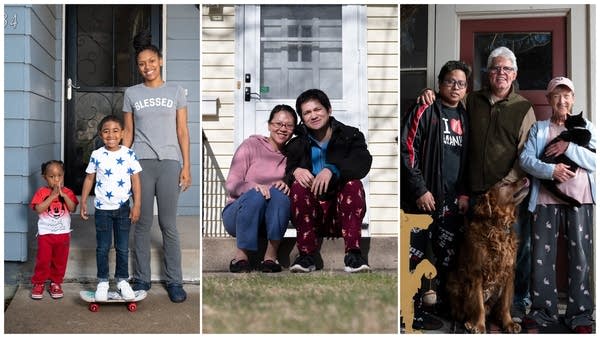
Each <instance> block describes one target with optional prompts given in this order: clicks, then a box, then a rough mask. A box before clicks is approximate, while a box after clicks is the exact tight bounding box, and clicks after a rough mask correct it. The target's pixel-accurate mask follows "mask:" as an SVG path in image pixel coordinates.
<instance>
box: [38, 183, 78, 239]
mask: <svg viewBox="0 0 600 338" xmlns="http://www.w3.org/2000/svg"><path fill="white" fill-rule="evenodd" d="M62 192H63V193H65V194H66V195H67V196H68V197H69V199H70V200H71V201H73V202H75V206H77V204H78V203H79V202H78V201H77V197H75V193H73V191H72V190H71V189H69V188H66V187H62ZM51 194H52V188H49V187H41V188H39V189H38V190H37V191H36V192H35V194H34V195H33V198H32V199H31V203H30V204H29V206H30V207H31V209H34V210H35V206H36V205H38V204H40V203H42V202H44V201H45V200H46V198H48V196H50V195H51ZM69 232H71V214H70V213H69V208H68V207H67V204H66V202H65V201H64V198H63V197H61V196H59V197H57V198H55V199H54V200H53V201H52V203H50V205H49V206H48V209H46V210H45V211H44V212H41V213H39V214H38V235H48V234H54V235H58V234H68V233H69Z"/></svg>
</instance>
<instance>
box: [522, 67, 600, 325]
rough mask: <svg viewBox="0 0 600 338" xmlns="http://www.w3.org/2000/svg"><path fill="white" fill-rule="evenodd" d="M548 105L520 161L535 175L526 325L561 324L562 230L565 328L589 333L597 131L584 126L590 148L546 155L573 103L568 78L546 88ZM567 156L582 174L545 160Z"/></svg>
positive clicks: (570, 147) (566, 145)
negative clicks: (555, 186) (547, 183)
mask: <svg viewBox="0 0 600 338" xmlns="http://www.w3.org/2000/svg"><path fill="white" fill-rule="evenodd" d="M546 95H547V99H548V102H549V103H550V106H551V107H552V117H551V118H550V119H549V120H545V121H538V122H536V123H535V124H534V125H533V126H532V127H531V129H530V131H529V137H528V139H527V142H526V143H525V147H524V149H523V152H522V153H521V155H520V163H521V167H522V168H523V170H524V171H526V172H527V173H529V174H531V175H532V176H533V177H532V185H531V197H530V200H529V210H530V211H531V212H532V213H533V215H532V216H533V223H532V243H531V244H532V269H531V273H532V275H531V276H532V284H531V300H532V305H531V310H530V312H529V314H528V315H527V317H526V323H527V321H529V323H530V324H534V323H535V324H537V325H542V326H547V325H549V324H552V323H557V322H558V307H557V304H558V292H557V287H556V269H555V264H556V256H557V240H558V232H559V227H562V228H563V232H564V234H565V235H566V236H567V237H568V241H569V245H568V249H567V250H569V253H568V259H569V261H568V266H567V270H568V271H567V273H568V280H569V285H568V299H569V301H568V303H567V311H566V314H565V323H566V325H567V326H568V327H570V328H571V329H572V330H573V331H574V332H578V333H591V332H592V324H593V311H594V299H593V296H592V290H590V279H589V276H590V270H592V268H591V266H590V262H591V257H592V254H593V252H592V237H593V236H592V226H593V213H594V209H593V205H594V201H595V183H594V171H595V170H596V162H595V157H596V154H595V153H594V152H593V151H591V150H589V149H595V148H596V132H595V131H594V126H593V125H592V123H591V122H590V121H588V120H585V128H586V129H587V130H589V131H590V133H591V140H590V142H589V145H588V146H587V147H584V146H579V145H577V144H575V143H573V142H565V141H558V142H556V143H554V144H552V145H550V146H549V147H548V148H547V149H546V145H547V144H548V143H550V141H552V140H553V139H554V138H555V137H556V136H558V135H559V134H560V133H561V132H562V131H564V130H566V127H565V121H566V119H567V118H569V116H570V114H571V112H572V110H573V104H574V103H575V89H574V86H573V82H571V80H569V79H568V78H566V77H555V78H553V79H552V80H551V81H550V83H549V84H548V88H547V92H546ZM561 154H564V155H566V156H567V157H568V158H569V159H571V160H572V161H574V162H575V163H576V164H577V165H578V166H579V167H580V168H578V169H577V170H575V171H571V170H569V166H568V165H566V164H563V163H557V164H553V163H545V162H543V161H542V160H541V158H543V157H544V156H558V155H561ZM540 180H555V181H557V182H559V186H560V190H561V191H563V192H566V193H567V194H568V195H569V196H571V197H573V198H574V199H576V200H577V201H579V202H581V204H582V205H581V207H574V206H571V205H570V204H567V203H566V202H564V201H563V200H561V199H559V198H558V197H556V196H555V195H553V194H552V193H550V192H549V191H548V190H546V189H545V187H544V186H543V185H541V184H540Z"/></svg>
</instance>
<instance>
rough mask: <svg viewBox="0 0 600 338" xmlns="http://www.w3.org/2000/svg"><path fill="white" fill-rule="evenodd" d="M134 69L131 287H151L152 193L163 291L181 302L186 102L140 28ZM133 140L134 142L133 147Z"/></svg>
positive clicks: (128, 126) (129, 122) (129, 129)
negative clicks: (135, 209)
mask: <svg viewBox="0 0 600 338" xmlns="http://www.w3.org/2000/svg"><path fill="white" fill-rule="evenodd" d="M133 45H134V48H135V50H136V61H137V66H138V71H139V72H140V74H141V75H142V77H143V78H144V82H143V83H140V84H138V85H135V86H132V87H129V88H127V90H125V95H124V97H123V120H124V122H125V131H126V133H125V137H124V138H123V144H124V145H126V146H129V147H132V148H133V149H134V150H135V153H136V155H137V157H138V160H139V162H140V165H141V166H142V169H143V170H142V171H143V172H144V175H140V180H141V187H142V198H141V200H142V202H141V203H142V205H141V215H140V219H139V221H138V223H137V224H136V226H135V228H134V237H133V242H134V248H135V251H134V253H133V260H134V276H133V277H134V280H133V289H134V290H148V289H150V286H151V271H150V244H151V235H150V234H151V233H150V230H151V228H152V221H153V218H154V197H156V201H157V206H158V223H159V226H160V230H161V232H162V237H163V251H164V267H165V273H166V282H167V292H168V294H169V298H170V299H171V301H173V302H175V303H179V302H183V301H185V299H186V297H187V295H186V293H185V290H183V277H182V271H181V247H180V242H179V233H178V231H177V201H178V197H179V193H180V191H185V190H187V188H189V186H190V185H191V183H192V178H191V174H190V150H189V149H190V139H189V130H188V126H187V101H186V98H185V91H184V89H183V88H182V87H181V86H178V85H176V84H173V83H167V82H165V81H163V80H162V77H161V66H162V63H163V59H162V55H161V53H160V51H159V50H158V48H157V47H156V46H154V45H152V44H151V43H150V35H149V34H148V33H147V32H141V33H140V34H138V35H137V36H136V37H135V38H134V41H133ZM131 144H133V146H131Z"/></svg>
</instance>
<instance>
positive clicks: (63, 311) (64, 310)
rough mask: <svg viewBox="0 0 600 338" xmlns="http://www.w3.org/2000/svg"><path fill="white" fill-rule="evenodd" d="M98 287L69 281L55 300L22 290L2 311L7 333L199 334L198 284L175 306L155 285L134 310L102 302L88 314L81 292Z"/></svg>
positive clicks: (21, 287) (188, 288) (164, 292)
mask: <svg viewBox="0 0 600 338" xmlns="http://www.w3.org/2000/svg"><path fill="white" fill-rule="evenodd" d="M94 287H95V285H86V284H80V283H65V284H63V290H64V293H65V296H64V298H62V299H52V298H51V297H50V295H49V294H48V293H47V292H46V293H45V294H44V298H43V299H41V300H33V299H31V298H30V293H31V287H30V286H29V285H25V286H20V287H19V288H18V290H17V292H16V293H15V295H14V297H13V299H12V301H11V302H10V304H9V306H8V308H7V309H6V310H5V312H4V333H200V286H199V285H198V284H186V285H184V289H185V290H186V292H187V294H188V298H187V300H186V301H185V302H183V303H177V304H176V303H172V302H171V301H170V300H169V297H168V296H167V291H166V290H165V288H164V287H163V286H162V285H161V284H159V283H154V284H153V285H152V288H151V289H150V291H149V292H148V296H147V297H146V299H144V300H142V301H141V302H139V303H138V304H137V311H136V312H129V311H128V310H127V307H126V305H125V304H124V303H113V304H100V310H99V311H98V312H91V311H89V310H88V303H86V302H85V301H83V300H81V299H80V298H79V291H81V290H86V289H89V290H92V289H93V288H94ZM113 287H114V286H113Z"/></svg>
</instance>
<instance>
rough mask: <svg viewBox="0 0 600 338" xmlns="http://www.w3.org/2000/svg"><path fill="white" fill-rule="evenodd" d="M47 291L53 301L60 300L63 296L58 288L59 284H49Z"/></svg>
mask: <svg viewBox="0 0 600 338" xmlns="http://www.w3.org/2000/svg"><path fill="white" fill-rule="evenodd" d="M48 291H49V292H50V297H52V298H54V299H56V298H62V297H63V296H64V293H63V290H62V289H61V288H60V284H57V283H50V286H49V287H48Z"/></svg>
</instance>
